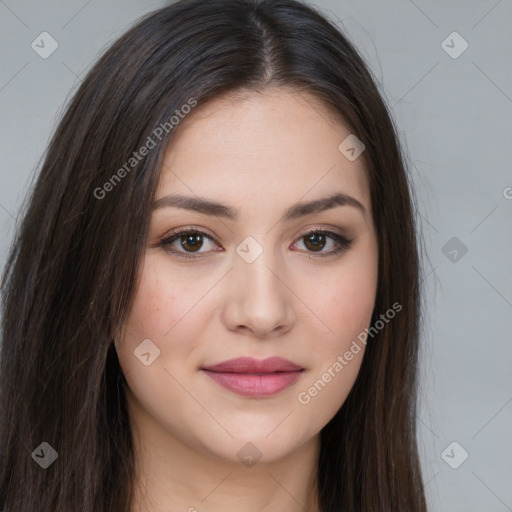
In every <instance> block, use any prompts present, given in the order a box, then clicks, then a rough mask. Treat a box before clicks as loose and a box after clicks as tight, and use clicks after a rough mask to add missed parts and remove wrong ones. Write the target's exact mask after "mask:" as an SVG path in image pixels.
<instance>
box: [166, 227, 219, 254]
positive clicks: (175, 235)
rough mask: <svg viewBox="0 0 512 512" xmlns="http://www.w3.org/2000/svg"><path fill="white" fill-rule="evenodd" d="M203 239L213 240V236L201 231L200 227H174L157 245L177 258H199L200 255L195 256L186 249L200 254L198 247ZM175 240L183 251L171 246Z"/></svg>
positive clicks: (202, 242)
mask: <svg viewBox="0 0 512 512" xmlns="http://www.w3.org/2000/svg"><path fill="white" fill-rule="evenodd" d="M204 239H207V240H209V241H210V242H214V240H213V238H212V237H211V236H210V235H208V234H207V233H205V232H204V231H201V230H200V229H192V228H189V227H185V228H179V229H175V230H174V231H173V232H171V234H170V235H169V236H167V237H165V238H164V239H163V240H162V241H161V242H160V243H159V244H158V246H159V247H162V248H164V249H165V250H166V251H168V252H170V253H172V254H175V255H176V256H177V257H178V258H200V257H201V256H200V255H198V256H196V255H195V254H191V253H190V252H188V251H191V252H192V253H199V254H200V251H199V249H201V248H202V247H203V245H204ZM176 242H178V244H179V247H180V248H181V249H184V250H185V252H181V251H180V250H176V248H175V247H173V244H175V243H176ZM203 252H205V251H203ZM206 252H207V251H206Z"/></svg>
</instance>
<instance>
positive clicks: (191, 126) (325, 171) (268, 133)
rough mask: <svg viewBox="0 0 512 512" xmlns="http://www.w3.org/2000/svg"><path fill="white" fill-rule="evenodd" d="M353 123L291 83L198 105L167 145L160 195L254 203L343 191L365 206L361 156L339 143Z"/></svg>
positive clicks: (364, 175)
mask: <svg viewBox="0 0 512 512" xmlns="http://www.w3.org/2000/svg"><path fill="white" fill-rule="evenodd" d="M350 133H351V132H350V129H349V128H348V127H347V126H346V125H345V124H344V123H343V122H342V119H341V116H335V115H334V114H333V113H332V112H331V111H329V110H328V109H327V108H326V107H325V105H324V104H323V103H322V102H321V101H320V100H318V99H317V98H316V97H315V96H313V95H311V94H309V93H304V92H299V91H296V90H293V89H289V88H279V89H266V90H264V91H263V92H245V93H244V94H243V95H242V94H236V93H235V94H228V95H225V96H222V97H219V98H216V99H213V100H211V101H210V102H208V103H205V104H203V105H201V106H200V107H196V109H195V110H193V111H192V112H191V113H190V114H189V115H188V116H187V117H186V118H185V119H184V120H183V121H181V123H180V125H179V126H178V128H177V130H176V132H175V134H174V138H173V140H172V141H171V143H170V144H169V147H168V148H167V150H166V153H165V157H164V162H163V166H162V170H161V175H160V181H159V186H158V190H157V197H159V196H162V195H165V194H168V193H171V192H172V193H183V194H187V195H198V196H201V197H211V198H223V199H224V198H231V200H230V201H229V202H230V204H234V205H235V204H236V205H240V206H241V209H242V210H243V209H244V206H245V207H250V206H251V205H257V206H261V205H262V204H265V205H266V206H270V205H271V204H273V203H276V204H277V203H279V204H282V203H286V202H287V199H286V198H288V199H289V202H296V201H297V200H299V199H300V198H302V197H304V196H307V197H305V199H314V198H316V197H320V196H325V195H326V194H331V193H332V192H333V191H341V192H344V193H346V194H348V195H351V196H353V197H355V198H356V199H357V200H359V201H360V202H361V203H362V204H364V205H365V206H366V207H367V208H368V209H369V208H370V203H369V190H368V188H369V187H368V183H367V173H366V168H365V164H364V159H363V157H360V158H357V159H356V160H354V161H350V160H348V159H347V158H346V157H345V156H344V155H343V154H342V153H341V152H340V150H339V149H338V146H339V144H340V143H341V142H342V141H343V140H344V139H345V138H346V137H347V136H348V135H350Z"/></svg>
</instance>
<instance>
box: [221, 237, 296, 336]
mask: <svg viewBox="0 0 512 512" xmlns="http://www.w3.org/2000/svg"><path fill="white" fill-rule="evenodd" d="M268 240H269V239H268V238H267V242H268ZM236 251H237V255H236V257H235V264H234V268H233V281H232V282H233V283H234V286H235V290H234V292H233V293H232V294H230V296H231V298H232V300H233V302H234V304H231V309H230V310H231V311H236V314H234V315H233V316H232V318H231V319H230V323H236V325H237V326H240V325H244V326H246V327H249V328H250V329H251V330H253V331H254V332H258V333H260V334H262V333H264V332H270V331H272V330H273V329H275V328H277V327H279V326H282V325H283V324H286V325H287V324H288V323H289V308H290V304H288V301H289V298H290V297H289V293H288V292H287V287H286V286H285V284H284V282H285V281H286V280H285V278H284V276H282V277H281V276H280V275H279V274H280V273H282V272H283V270H282V269H283V266H282V262H281V261H280V259H279V256H278V255H279V251H273V250H272V248H271V247H263V243H262V242H258V241H256V240H255V239H251V237H248V239H246V240H244V241H243V242H242V243H241V244H239V246H238V247H237V250H236ZM276 274H277V275H276Z"/></svg>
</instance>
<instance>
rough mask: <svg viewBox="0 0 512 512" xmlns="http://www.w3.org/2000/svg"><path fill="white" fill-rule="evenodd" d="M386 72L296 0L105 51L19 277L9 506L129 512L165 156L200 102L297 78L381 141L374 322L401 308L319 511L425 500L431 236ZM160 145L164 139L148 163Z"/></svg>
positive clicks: (370, 159) (9, 312)
mask: <svg viewBox="0 0 512 512" xmlns="http://www.w3.org/2000/svg"><path fill="white" fill-rule="evenodd" d="M376 82H377V81H376V80H375V79H374V78H373V77H372V75H371V73H370V71H369V70H368V68H367V67H366V65H365V63H364V62H363V60H362V59H361V57H360V56H359V54H358V53H357V51H356V50H355V49H354V47H353V46H352V44H351V43H350V42H349V41H348V39H347V38H346V37H345V36H344V35H343V34H342V33H341V32H340V30H339V29H338V28H336V27H335V26H334V24H332V23H331V22H330V21H328V20H327V19H326V18H325V17H323V16H322V15H321V14H320V13H318V12H317V11H316V10H315V9H313V8H311V7H309V6H307V5H305V4H303V3H299V2H297V1H295V0H262V1H256V0H254V1H252V0H209V1H208V2H204V1H203V0H182V1H179V2H177V3H175V4H173V5H170V6H169V7H166V8H163V9H160V10H158V11H156V12H154V13H151V14H150V15H148V16H146V17H144V18H143V19H142V20H141V21H139V22H138V23H137V24H136V25H135V26H134V27H133V28H132V29H131V30H129V31H128V32H127V33H126V34H124V35H123V36H122V37H121V38H120V39H119V40H118V41H116V42H115V43H114V44H113V45H112V47H111V48H109V49H108V50H107V51H106V52H105V54H104V55H103V56H102V57H101V59H100V60H99V61H98V62H97V64H96V65H95V66H94V67H93V68H92V69H91V71H90V72H89V73H88V75H87V77H86V78H85V80H84V81H83V83H82V85H81V86H80V88H79V89H78V91H77V92H76V94H75V95H74V97H73V99H72V100H71V102H70V104H69V106H68V108H67V110H66V112H65V114H64V116H63V118H62V120H61V122H60V124H59V126H58V128H57V130H56V132H55V134H54V136H53V139H52V141H51V142H50V145H49V147H48V149H47V153H46V155H45V159H44V161H43V165H42V167H41V170H40V173H39V175H38V178H37V181H36V182H35V184H34V186H33V187H32V189H31V190H30V191H29V198H28V201H27V202H26V206H25V208H24V211H23V212H21V213H22V222H21V223H20V225H19V226H18V228H17V231H16V234H15V241H14V243H13V246H12V249H11V252H10V254H9V257H8V261H7V264H6V267H5V271H4V275H3V279H2V288H1V290H2V300H3V302H2V306H3V310H2V313H3V318H2V346H1V353H0V358H1V359H0V410H1V411H2V414H1V416H0V508H1V509H4V510H5V511H6V512H13V511H16V512H17V511H23V512H36V511H37V512H50V511H51V512H73V511H76V512H78V511H80V512H121V511H128V510H129V508H130V504H131V503H132V499H133V484H134V480H133V478H134V455H133V446H132V437H131V432H130V428H129V422H128V416H127V413H126V409H125V405H126V404H125V395H124V388H123V386H124V385H125V384H126V381H125V380H124V377H123V375H122V372H121V369H120V366H119V361H118V359H117V355H116V352H115V349H114V345H113V339H114V338H115V337H116V336H117V335H118V334H119V332H120V327H121V325H122V324H123V322H124V320H125V318H126V315H127V312H128V311H129V309H130V305H131V301H132V299H133V295H134V293H135V286H136V275H137V270H138V266H139V263H140V260H141V257H142V255H143V252H144V249H145V244H146V237H147V232H148V225H149V220H150V212H151V205H152V201H153V199H154V192H155V188H156V184H157V180H158V176H159V172H160V167H161V161H162V155H163V152H164V151H165V149H166V147H167V145H168V143H169V141H170V140H171V139H172V136H173V133H174V132H175V131H176V130H177V129H179V126H177V127H175V126H172V123H169V119H170V118H171V116H173V115H177V114H175V112H176V110H178V111H180V109H181V108H182V106H183V105H185V104H187V103H188V102H190V99H191V98H193V101H197V104H203V103H205V102H207V101H209V100H210V99H212V98H214V97H216V96H218V95H220V94H223V93H225V92H229V91H241V90H249V91H251V90H253V91H254V90H260V91H261V90H263V89H264V88H265V87H268V86H276V87H279V86H288V87H289V86H291V87H296V88H300V89H301V90H307V91H309V92H310V93H312V94H314V95H315V96H316V97H318V98H320V99H321V100H322V101H323V102H324V103H325V105H326V106H327V107H328V108H329V109H330V110H331V111H332V112H334V113H336V114H339V115H341V116H342V117H343V119H344V120H345V122H346V123H347V124H348V126H350V128H351V131H352V132H353V133H354V134H356V135H357V137H358V138H359V139H360V140H361V141H362V142H363V143H364V145H365V147H366V149H365V153H364V158H365V162H366V165H367V171H368V176H369V183H370V192H371V201H372V207H373V212H372V213H373V219H374V223H375V227H376V231H377V236H378V244H379V269H378V270H379V279H378V290H377V297H376V302H375V310H374V314H373V317H372V325H373V324H374V323H375V322H376V321H377V320H378V319H379V318H380V315H381V314H383V313H384V312H386V311H387V310H388V309H390V308H391V307H392V305H393V304H394V303H397V302H398V303H399V304H400V305H401V306H402V310H401V311H400V314H398V315H396V317H395V318H394V319H393V320H392V321H390V322H387V323H386V324H385V325H384V327H383V328H382V329H380V330H379V331H378V333H377V334H376V335H375V336H374V337H373V338H372V339H370V338H369V340H368V345H367V349H366V352H365V354H364V358H363V362H362V366H361V369H360V373H359V375H358V378H357V380H356V382H355V385H354V387H353V389H352V390H351V392H350V394H349V396H348V398H347V399H346V401H345V403H344V405H343V406H342V407H341V408H340V410H339V411H338V413H337V414H336V415H335V417H334V418H333V419H332V420H331V421H330V422H329V423H328V424H327V425H326V426H325V427H324V428H323V429H322V431H321V451H320V459H319V467H318V481H319V499H320V506H321V509H322V511H323V512H339V511H342V510H343V511H351V512H352V511H360V512H362V511H364V512H385V511H387V512H424V511H425V510H426V505H425V498H424V493H423V487H422V478H421V471H420V463H419V459H418V452H417V445H416V420H417V418H416V396H417V389H416V386H417V351H418V341H419V323H420V309H421V308H420V302H421V300H420V297H421V296H420V286H419V285H420V283H419V257H418V253H417V245H416V242H417V236H418V233H417V228H416V227H415V226H416V222H415V216H414V214H415V212H414V208H413V205H414V202H413V200H412V199H413V195H412V190H411V188H410V183H409V178H408V174H407V167H406V164H405V159H404V156H403V154H402V150H401V148H400V143H399V140H398V136H397V133H396V131H395V128H394V125H393V122H392V120H391V116H390V114H389V112H388V110H387V108H386V106H385V104H384V102H383V100H382V98H381V96H380V94H379V91H378V88H377V85H376ZM165 123H167V124H165ZM159 126H165V127H166V129H165V130H164V131H163V132H162V134H163V135H162V134H161V135H160V138H158V137H156V136H155V129H156V128H157V127H159ZM148 137H149V138H151V139H152V140H153V142H154V143H155V147H153V148H152V149H151V151H149V152H147V155H145V156H144V158H141V159H137V161H136V162H135V161H131V160H130V158H132V156H133V153H134V152H136V151H137V150H138V149H139V148H141V147H142V146H143V145H144V144H146V143H147V141H148ZM127 162H130V164H129V165H127ZM121 168H124V169H125V172H124V173H122V172H120V171H119V169H121ZM114 174H116V175H117V178H119V179H117V178H116V179H114V178H113V176H114ZM120 175H122V176H120ZM107 183H110V185H105V184H107ZM43 442H46V443H48V444H49V445H50V446H51V447H53V449H54V450H55V451H56V452H57V454H58V459H57V460H56V461H55V462H54V463H53V464H51V465H50V466H49V467H48V468H47V469H42V468H41V467H40V465H38V464H36V462H35V458H33V455H32V454H33V452H34V450H36V448H37V449H39V450H41V448H40V445H41V443H43ZM42 449H43V453H44V450H45V449H46V450H48V448H47V447H46V445H44V446H43V448H42Z"/></svg>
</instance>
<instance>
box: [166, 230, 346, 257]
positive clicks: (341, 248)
mask: <svg viewBox="0 0 512 512" xmlns="http://www.w3.org/2000/svg"><path fill="white" fill-rule="evenodd" d="M303 229H304V228H303ZM301 231H302V230H301ZM301 231H298V232H297V233H296V235H295V236H294V242H293V243H292V245H295V244H296V243H297V242H299V241H300V240H301V239H302V238H304V237H306V236H308V235H310V234H313V233H320V234H322V235H325V236H327V237H328V238H330V239H331V240H333V241H334V242H335V244H336V245H337V247H336V248H335V249H333V250H331V251H327V252H322V251H319V252H318V253H315V251H306V253H307V254H308V255H309V256H308V257H313V258H327V257H329V256H335V255H338V254H339V253H342V252H345V251H346V250H347V249H348V248H349V247H350V245H351V244H352V242H353V238H349V237H348V236H347V235H345V233H344V232H343V229H341V228H339V227H336V226H329V225H328V226H327V227H326V226H325V224H324V225H322V226H315V225H313V226H311V225H310V226H308V227H307V229H306V231H303V232H302V234H300V233H301ZM183 233H195V234H199V235H202V236H204V237H206V238H208V239H209V240H211V241H212V242H214V243H215V244H216V245H218V246H220V244H219V243H218V242H217V240H216V237H214V236H213V235H211V234H210V233H208V232H207V231H205V230H204V229H203V228H198V227H195V226H193V225H189V226H184V227H180V228H175V229H172V230H171V231H169V232H168V233H167V234H166V235H164V237H163V238H162V239H161V240H160V241H159V242H158V243H157V244H156V246H157V247H163V248H164V250H165V251H167V252H169V253H171V254H174V255H177V257H178V258H181V259H198V258H203V257H205V256H203V255H207V254H208V253H209V252H212V251H206V252H197V253H194V252H182V251H177V250H174V249H166V248H165V247H166V246H170V245H171V244H172V243H174V242H175V241H176V240H177V239H178V237H179V235H180V234H183ZM173 239H174V240H173ZM213 252H220V251H213ZM299 252H301V253H302V252H303V251H299Z"/></svg>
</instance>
